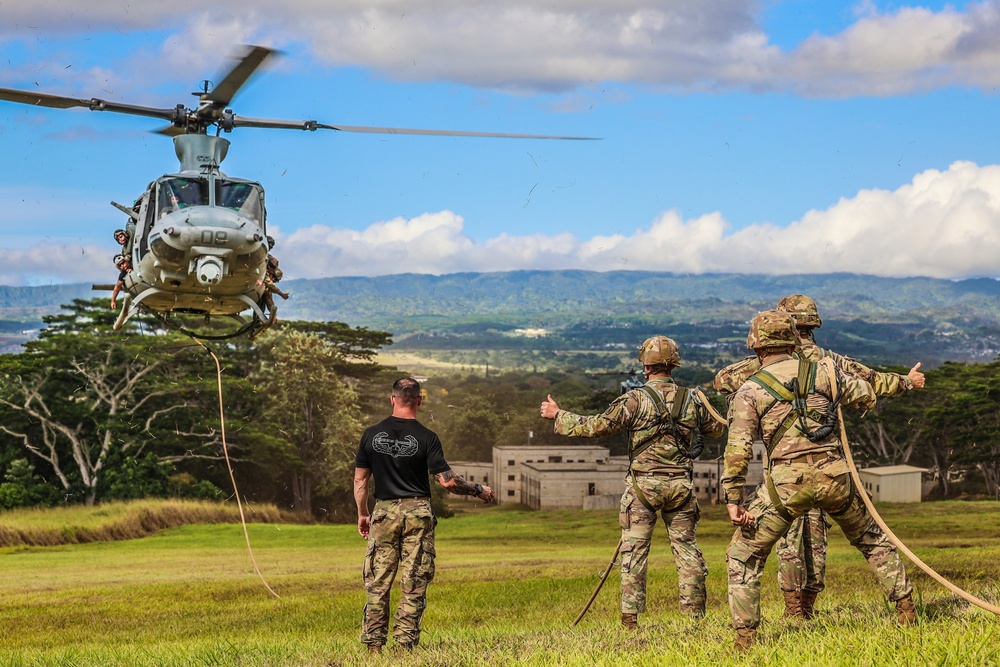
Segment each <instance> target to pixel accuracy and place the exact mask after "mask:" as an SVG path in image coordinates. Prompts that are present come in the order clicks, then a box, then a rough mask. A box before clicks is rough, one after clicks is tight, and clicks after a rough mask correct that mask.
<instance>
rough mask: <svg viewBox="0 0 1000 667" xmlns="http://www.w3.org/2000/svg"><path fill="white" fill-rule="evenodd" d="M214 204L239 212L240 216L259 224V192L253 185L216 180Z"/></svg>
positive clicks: (260, 208) (260, 215) (260, 216)
mask: <svg viewBox="0 0 1000 667" xmlns="http://www.w3.org/2000/svg"><path fill="white" fill-rule="evenodd" d="M215 183H216V186H217V188H218V189H217V190H216V192H215V204H216V205H217V206H224V207H225V208H231V209H233V210H235V211H239V212H240V215H243V216H245V217H247V218H250V219H251V220H253V221H254V222H257V223H260V221H261V218H262V217H263V216H262V214H261V210H262V208H263V207H262V206H261V203H260V191H259V190H258V187H257V186H256V185H254V184H253V183H235V182H231V181H222V180H218V181H216V182H215Z"/></svg>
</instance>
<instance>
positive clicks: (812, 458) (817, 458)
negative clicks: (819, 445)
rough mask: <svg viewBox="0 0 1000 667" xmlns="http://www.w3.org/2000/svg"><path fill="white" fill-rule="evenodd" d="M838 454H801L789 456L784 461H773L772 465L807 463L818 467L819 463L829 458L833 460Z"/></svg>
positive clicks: (829, 452)
mask: <svg viewBox="0 0 1000 667" xmlns="http://www.w3.org/2000/svg"><path fill="white" fill-rule="evenodd" d="M835 454H836V452H831V451H826V452H806V453H805V454H799V455H797V456H788V457H785V458H782V459H772V460H771V465H778V464H781V463H785V464H788V463H799V464H802V463H805V464H807V465H816V464H817V463H822V462H823V461H826V460H827V459H829V458H832V457H833V456H834V455H835Z"/></svg>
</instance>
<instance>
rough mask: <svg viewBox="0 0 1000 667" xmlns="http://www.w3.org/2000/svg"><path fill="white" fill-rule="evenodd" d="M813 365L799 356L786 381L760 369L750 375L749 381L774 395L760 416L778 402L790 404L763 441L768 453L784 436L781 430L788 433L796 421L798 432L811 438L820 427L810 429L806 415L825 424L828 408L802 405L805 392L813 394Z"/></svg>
mask: <svg viewBox="0 0 1000 667" xmlns="http://www.w3.org/2000/svg"><path fill="white" fill-rule="evenodd" d="M816 366H817V364H816V362H814V361H808V360H806V359H799V368H798V373H797V374H796V376H795V378H793V379H792V381H791V382H790V383H788V384H785V383H783V382H781V381H779V380H778V378H776V377H774V375H772V374H771V373H770V372H768V371H766V370H764V369H763V368H762V369H760V370H759V371H757V372H756V373H754V374H753V375H752V376H750V380H751V381H752V382H754V383H756V384H758V385H760V386H761V387H763V388H764V390H765V391H767V393H768V394H770V395H771V396H772V397H774V400H773V401H772V402H771V404H770V405H768V406H767V407H766V408H765V409H764V412H763V413H761V415H760V416H761V418H762V419H763V417H764V415H766V414H767V413H768V412H770V410H771V408H773V407H774V406H775V405H777V404H778V403H790V404H791V405H792V409H791V411H790V412H789V413H788V415H787V416H786V417H785V418H784V420H782V422H781V424H779V425H778V428H777V429H775V431H774V433H773V434H771V441H770V442H765V443H764V444H765V445H766V446H767V453H768V456H770V454H771V452H773V451H774V448H775V447H776V446H777V445H778V443H779V442H780V441H781V438H783V437H784V435H785V433H787V432H788V429H790V428H791V427H792V426H793V425H795V422H796V421H797V422H798V423H799V430H800V431H802V434H803V435H804V436H805V437H806V438H808V439H809V440H810V441H812V440H813V437H815V435H816V434H818V433H819V431H821V430H822V426H821V427H820V429H819V430H817V431H810V430H809V427H808V425H807V424H806V418H807V417H808V418H809V419H811V420H813V421H814V422H816V423H817V424H821V425H823V424H825V423H826V421H827V420H828V417H829V414H828V413H829V411H828V412H827V413H823V412H820V411H819V410H816V409H814V408H810V407H807V406H806V397H807V396H808V395H809V394H814V393H816ZM834 410H836V406H834ZM811 436H813V437H811ZM761 439H763V437H762V438H761Z"/></svg>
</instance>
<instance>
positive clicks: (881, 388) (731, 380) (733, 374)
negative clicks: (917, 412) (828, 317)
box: [715, 339, 913, 396]
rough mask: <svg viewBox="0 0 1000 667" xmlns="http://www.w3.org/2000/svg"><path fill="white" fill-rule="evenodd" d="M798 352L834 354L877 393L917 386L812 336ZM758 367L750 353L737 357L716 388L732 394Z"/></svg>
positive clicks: (844, 368) (816, 355)
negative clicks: (826, 344)
mask: <svg viewBox="0 0 1000 667" xmlns="http://www.w3.org/2000/svg"><path fill="white" fill-rule="evenodd" d="M796 352H798V353H799V354H800V355H802V356H804V357H805V358H806V359H808V360H809V361H819V360H820V359H822V358H823V357H830V358H832V359H833V363H834V364H835V365H836V366H837V368H838V369H840V370H841V371H843V372H844V373H846V374H847V375H852V376H854V377H857V378H861V379H862V380H864V381H865V382H867V383H868V384H870V385H871V386H872V388H873V389H875V395H876V396H895V395H896V394H902V393H903V392H904V391H909V390H910V389H913V382H912V381H911V380H910V378H909V376H906V375H901V374H899V373H880V372H879V371H876V370H873V369H871V368H868V367H867V366H865V365H864V364H863V363H861V362H860V361H857V360H855V359H851V358H850V357H845V356H844V355H842V354H837V353H836V352H834V351H833V350H824V349H823V348H821V347H820V346H819V345H817V344H816V343H815V341H812V340H808V339H807V340H802V341H800V342H799V345H798V347H797V348H796ZM758 370H760V362H759V361H758V360H757V357H747V358H746V359H744V360H743V361H737V362H736V363H735V364H730V365H729V366H726V367H725V368H723V369H722V370H721V371H719V372H718V374H716V376H715V388H716V389H717V390H718V391H719V392H721V393H723V394H730V395H731V394H733V392H735V391H736V390H737V389H739V388H740V387H742V386H743V383H744V382H746V381H747V380H749V379H750V376H751V375H753V374H754V373H756V372H757V371H758Z"/></svg>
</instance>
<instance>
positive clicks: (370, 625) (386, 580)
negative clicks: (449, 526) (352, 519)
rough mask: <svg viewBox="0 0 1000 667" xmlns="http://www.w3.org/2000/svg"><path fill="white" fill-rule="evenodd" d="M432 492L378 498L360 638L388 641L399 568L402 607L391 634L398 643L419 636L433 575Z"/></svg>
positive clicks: (413, 640)
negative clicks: (422, 495)
mask: <svg viewBox="0 0 1000 667" xmlns="http://www.w3.org/2000/svg"><path fill="white" fill-rule="evenodd" d="M436 523H437V519H435V518H434V513H433V512H432V511H431V501H430V499H429V498H402V499H400V500H380V501H378V502H377V503H375V510H374V511H373V512H372V516H371V532H370V533H369V536H368V551H367V553H366V554H365V564H364V568H363V570H362V577H363V578H364V582H365V592H366V593H367V601H366V603H365V612H364V619H363V620H362V623H361V641H362V642H363V643H365V644H385V641H386V637H387V636H388V633H389V595H390V593H391V591H392V582H393V580H394V579H395V578H396V572H397V571H398V572H400V577H401V579H400V592H401V593H402V595H401V596H400V600H399V607H398V608H397V609H396V617H395V619H394V624H393V632H392V636H393V637H395V639H396V641H397V642H399V643H400V644H413V645H416V644H417V643H418V642H419V641H420V619H421V618H422V617H423V615H424V608H425V607H426V606H427V585H428V584H429V583H431V580H432V579H433V578H434V555H435V552H434V525H435V524H436Z"/></svg>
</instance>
